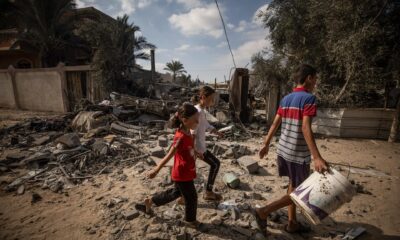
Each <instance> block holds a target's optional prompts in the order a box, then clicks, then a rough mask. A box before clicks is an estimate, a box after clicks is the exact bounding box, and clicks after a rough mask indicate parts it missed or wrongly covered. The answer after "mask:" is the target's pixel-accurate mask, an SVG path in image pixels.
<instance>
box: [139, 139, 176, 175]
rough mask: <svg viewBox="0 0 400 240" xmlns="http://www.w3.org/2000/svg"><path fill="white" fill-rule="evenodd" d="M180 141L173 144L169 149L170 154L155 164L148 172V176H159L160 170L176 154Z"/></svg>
mask: <svg viewBox="0 0 400 240" xmlns="http://www.w3.org/2000/svg"><path fill="white" fill-rule="evenodd" d="M179 143H180V142H179V141H178V142H177V143H176V145H175V146H172V147H171V149H170V150H169V152H168V154H167V155H166V156H165V157H164V158H163V159H162V160H161V162H160V163H159V164H158V165H157V166H155V167H154V168H153V169H152V170H151V171H150V172H149V173H148V174H147V177H148V178H154V177H155V176H157V174H158V172H159V171H160V170H161V168H163V167H164V166H165V164H167V163H168V161H169V160H170V159H171V158H172V157H173V156H174V155H175V153H176V149H177V146H178V145H179Z"/></svg>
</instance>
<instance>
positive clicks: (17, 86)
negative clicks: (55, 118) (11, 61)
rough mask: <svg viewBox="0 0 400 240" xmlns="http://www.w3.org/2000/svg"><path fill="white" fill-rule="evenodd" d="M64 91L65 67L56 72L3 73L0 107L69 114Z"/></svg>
mask: <svg viewBox="0 0 400 240" xmlns="http://www.w3.org/2000/svg"><path fill="white" fill-rule="evenodd" d="M13 82H14V85H13ZM65 90H66V84H65V71H64V66H63V65H62V64H61V65H59V66H58V67H56V68H36V69H14V68H13V67H10V68H8V69H7V70H0V107H3V108H17V109H23V110H33V111H50V112H66V111H68V101H67V98H66V94H65Z"/></svg>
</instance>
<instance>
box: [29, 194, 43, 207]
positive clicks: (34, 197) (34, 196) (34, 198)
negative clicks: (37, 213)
mask: <svg viewBox="0 0 400 240" xmlns="http://www.w3.org/2000/svg"><path fill="white" fill-rule="evenodd" d="M41 200H42V196H40V195H39V194H38V193H35V192H34V193H32V200H31V203H32V204H33V203H37V202H39V201H41Z"/></svg>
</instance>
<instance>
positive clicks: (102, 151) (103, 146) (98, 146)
mask: <svg viewBox="0 0 400 240" xmlns="http://www.w3.org/2000/svg"><path fill="white" fill-rule="evenodd" d="M92 150H93V152H94V153H95V154H97V155H107V154H108V145H107V143H105V142H103V141H102V140H99V139H97V140H96V141H95V142H94V143H93V145H92Z"/></svg>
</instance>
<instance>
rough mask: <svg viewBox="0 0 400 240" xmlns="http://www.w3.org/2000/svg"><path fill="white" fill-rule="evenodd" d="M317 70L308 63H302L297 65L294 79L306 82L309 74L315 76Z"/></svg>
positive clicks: (301, 82) (297, 81)
mask: <svg viewBox="0 0 400 240" xmlns="http://www.w3.org/2000/svg"><path fill="white" fill-rule="evenodd" d="M316 74H317V70H316V69H315V68H314V67H313V66H311V65H308V64H301V65H300V66H298V67H297V69H296V71H295V73H294V74H293V80H294V81H295V82H296V83H297V84H304V82H305V81H306V79H307V77H308V76H315V75H316Z"/></svg>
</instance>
